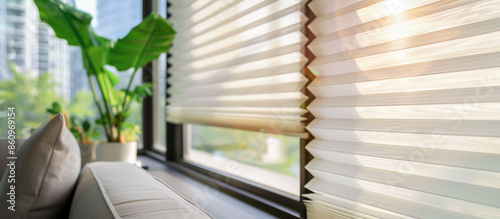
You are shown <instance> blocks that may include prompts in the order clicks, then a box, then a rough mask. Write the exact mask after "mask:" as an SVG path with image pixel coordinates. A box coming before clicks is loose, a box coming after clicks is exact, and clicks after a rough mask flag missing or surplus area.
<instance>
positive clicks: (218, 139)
mask: <svg viewBox="0 0 500 219" xmlns="http://www.w3.org/2000/svg"><path fill="white" fill-rule="evenodd" d="M186 131H187V136H186V137H187V139H186V142H187V145H186V146H187V148H186V149H187V150H186V151H187V153H186V155H185V159H187V160H190V161H192V162H195V163H199V164H202V165H206V166H208V167H210V168H214V169H217V170H219V171H223V172H226V173H229V174H232V175H236V176H239V177H242V178H245V179H248V180H251V181H254V182H257V183H259V184H262V185H265V186H268V187H271V188H273V189H277V190H280V191H284V192H287V193H290V194H294V195H297V196H298V195H299V189H300V183H299V175H300V163H299V162H300V159H299V158H300V156H299V151H300V150H299V147H300V139H299V138H295V137H287V136H283V135H274V134H267V133H262V132H253V131H245V130H239V129H230V128H221V127H215V126H204V125H194V124H188V125H187V130H186Z"/></svg>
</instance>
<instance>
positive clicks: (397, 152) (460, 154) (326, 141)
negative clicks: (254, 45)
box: [305, 0, 500, 219]
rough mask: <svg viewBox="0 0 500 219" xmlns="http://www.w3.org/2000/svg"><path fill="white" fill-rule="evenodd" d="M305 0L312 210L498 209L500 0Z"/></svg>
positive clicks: (394, 213)
mask: <svg viewBox="0 0 500 219" xmlns="http://www.w3.org/2000/svg"><path fill="white" fill-rule="evenodd" d="M309 7H310V8H311V9H312V11H313V12H314V13H315V15H316V19H315V20H313V21H312V23H311V24H310V26H309V28H310V29H311V30H312V32H313V33H314V34H315V35H316V38H315V39H314V40H313V41H312V42H311V44H310V45H309V49H310V50H311V51H312V52H313V53H314V55H315V56H316V59H315V60H313V61H312V63H311V64H310V66H309V68H310V69H311V70H312V71H313V72H314V73H315V74H317V78H316V79H315V80H314V81H313V82H312V83H311V84H310V85H309V86H308V89H309V90H310V91H311V92H312V93H313V94H314V95H315V96H316V99H315V100H314V101H313V102H312V103H311V104H310V105H309V106H308V109H309V110H310V111H311V113H312V114H313V115H314V116H315V120H313V121H312V122H311V123H310V124H309V125H308V126H307V129H308V130H309V131H310V132H311V134H312V135H314V137H315V140H313V141H312V142H311V143H310V144H308V145H307V150H308V151H309V152H310V153H312V155H313V156H314V159H313V160H312V161H311V162H310V163H309V164H307V166H306V168H307V170H308V171H309V172H310V173H311V174H312V175H313V177H314V178H313V179H312V180H311V181H310V182H308V183H307V185H306V188H308V189H309V190H311V191H313V193H310V194H306V195H305V196H306V197H308V198H309V201H306V206H307V210H308V215H309V217H310V218H357V217H360V218H454V219H457V218H467V219H469V218H500V1H499V0H481V1H479V0H478V1H475V0H441V1H437V0H414V1H412V0H400V1H397V0H388V1H380V0H367V1H343V0H314V1H312V2H311V3H310V4H309Z"/></svg>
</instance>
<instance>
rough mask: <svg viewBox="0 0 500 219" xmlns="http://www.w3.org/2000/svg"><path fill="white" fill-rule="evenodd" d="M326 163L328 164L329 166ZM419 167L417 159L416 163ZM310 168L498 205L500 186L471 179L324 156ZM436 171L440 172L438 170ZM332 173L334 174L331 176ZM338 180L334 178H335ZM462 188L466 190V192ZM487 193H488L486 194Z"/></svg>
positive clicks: (323, 175) (321, 175)
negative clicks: (474, 182) (457, 178)
mask: <svg viewBox="0 0 500 219" xmlns="http://www.w3.org/2000/svg"><path fill="white" fill-rule="evenodd" d="M325 165H329V167H328V168H326V166H325ZM414 165H416V167H415V168H418V163H414ZM306 168H307V170H309V172H310V173H311V174H312V175H313V176H314V177H315V178H318V179H322V180H325V181H329V179H331V178H333V179H334V178H335V177H336V176H341V177H347V178H352V179H355V180H357V179H359V180H366V181H370V182H375V183H381V184H388V185H389V186H395V187H398V188H403V189H409V190H414V191H417V192H424V193H428V194H433V195H438V196H443V197H447V198H452V199H457V200H462V201H466V202H474V203H478V204H482V205H488V206H492V207H497V208H498V207H499V206H498V203H500V202H499V200H498V199H499V197H500V196H498V195H497V196H495V195H493V194H498V193H499V192H498V189H497V188H488V187H484V186H477V185H473V184H468V183H460V182H454V181H450V180H448V179H446V178H440V177H439V176H434V177H427V176H421V175H418V174H411V175H410V174H407V173H403V172H398V171H388V170H384V169H377V168H370V167H366V166H359V165H349V164H343V163H338V162H330V161H324V160H313V161H312V162H310V163H309V164H308V165H307V167H306ZM436 175H437V173H436ZM330 177H331V178H330ZM333 182H335V181H333ZM463 191H467V193H464V192H463ZM486 194H489V195H487V196H485V195H486Z"/></svg>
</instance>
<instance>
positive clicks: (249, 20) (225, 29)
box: [173, 1, 300, 48]
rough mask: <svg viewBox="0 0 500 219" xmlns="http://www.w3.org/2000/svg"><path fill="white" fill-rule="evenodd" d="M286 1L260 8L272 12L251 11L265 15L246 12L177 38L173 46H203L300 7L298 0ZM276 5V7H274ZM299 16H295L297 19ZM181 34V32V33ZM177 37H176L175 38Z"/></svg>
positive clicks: (277, 17)
mask: <svg viewBox="0 0 500 219" xmlns="http://www.w3.org/2000/svg"><path fill="white" fill-rule="evenodd" d="M287 2H288V1H286V2H281V1H275V2H274V3H272V4H271V6H269V7H268V8H266V7H263V8H261V9H262V10H265V9H268V10H275V11H274V12H273V13H268V12H257V11H253V12H252V13H268V14H267V15H266V17H262V16H257V15H253V14H252V13H250V14H246V15H244V16H243V17H239V19H236V20H232V21H231V22H232V23H225V24H223V25H221V26H217V27H216V28H213V29H209V31H207V32H204V33H201V34H195V35H192V36H194V37H192V38H189V37H186V38H179V39H178V40H176V41H174V44H173V48H174V47H175V46H176V45H179V46H182V45H183V44H184V43H187V42H191V43H195V45H196V46H203V45H206V44H210V43H211V42H214V41H217V40H219V39H224V38H227V37H231V36H233V35H235V34H238V33H240V32H242V31H244V30H247V29H250V28H253V27H256V26H259V25H261V24H264V23H267V22H270V21H272V20H275V19H279V18H280V17H283V16H285V15H287V14H290V13H293V12H296V11H297V9H299V8H300V4H298V3H300V2H298V1H293V2H292V1H290V2H291V3H287ZM280 4H283V5H282V6H279V5H280ZM274 5H276V6H277V7H275V6H274ZM298 19H299V18H297V20H298ZM181 35H182V33H181ZM176 39H177V38H176Z"/></svg>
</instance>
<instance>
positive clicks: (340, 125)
mask: <svg viewBox="0 0 500 219" xmlns="http://www.w3.org/2000/svg"><path fill="white" fill-rule="evenodd" d="M317 129H323V130H325V129H326V130H330V129H333V130H359V131H375V132H398V133H433V132H435V130H441V133H442V134H446V135H466V136H482V137H500V132H498V130H500V123H499V122H498V121H489V120H472V121H465V120H464V121H458V120H448V121H447V120H430V119H419V120H410V119H400V120H389V119H316V120H314V121H312V122H311V123H310V124H309V125H308V130H309V131H311V132H312V133H313V134H314V130H317Z"/></svg>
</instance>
